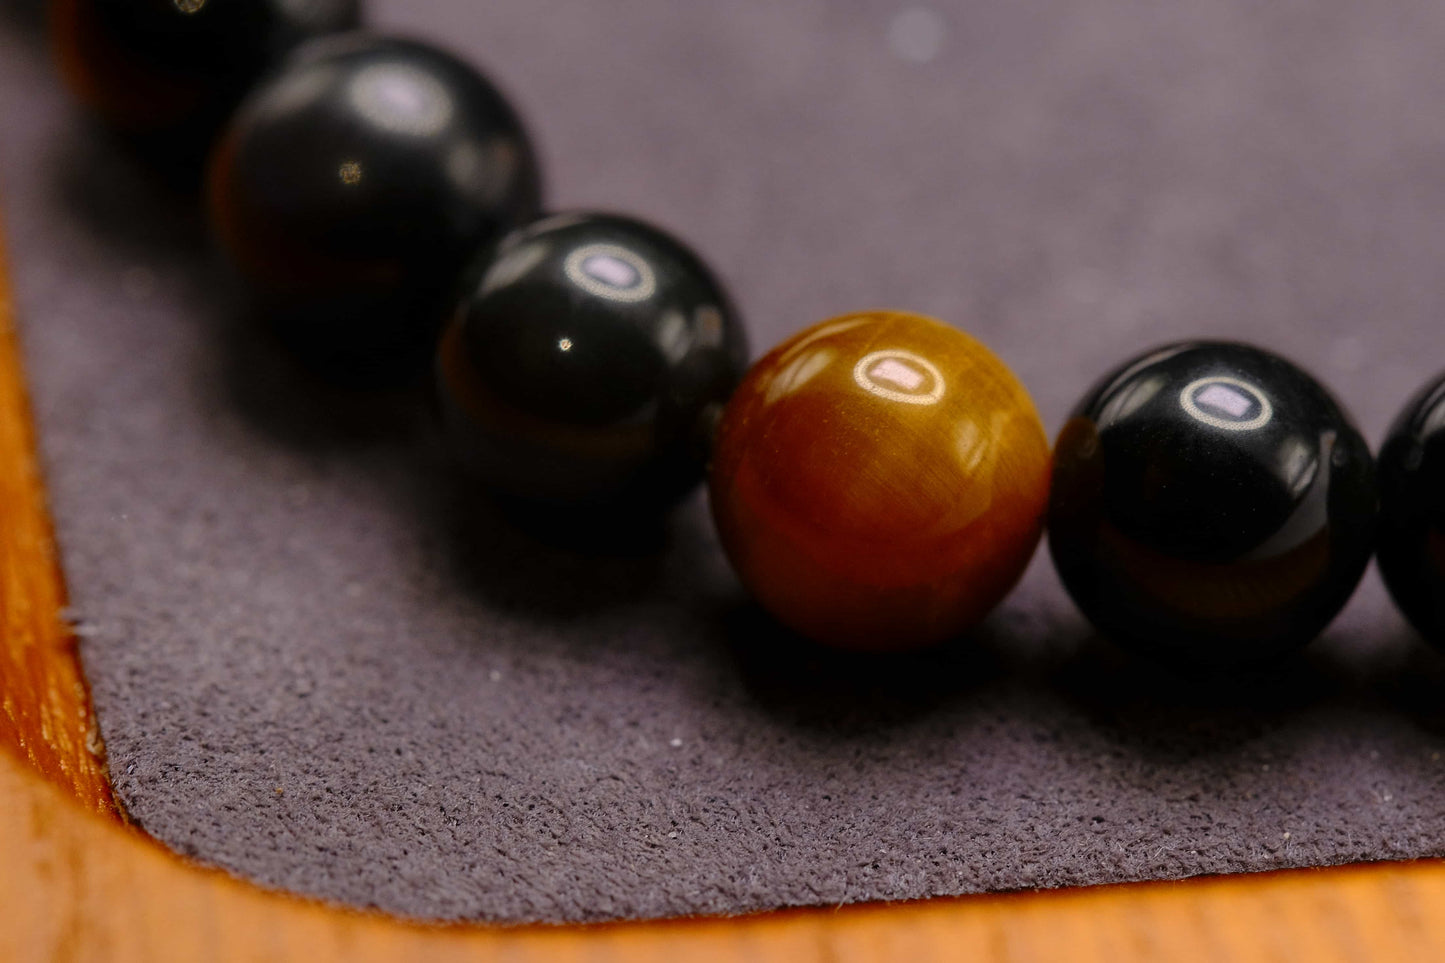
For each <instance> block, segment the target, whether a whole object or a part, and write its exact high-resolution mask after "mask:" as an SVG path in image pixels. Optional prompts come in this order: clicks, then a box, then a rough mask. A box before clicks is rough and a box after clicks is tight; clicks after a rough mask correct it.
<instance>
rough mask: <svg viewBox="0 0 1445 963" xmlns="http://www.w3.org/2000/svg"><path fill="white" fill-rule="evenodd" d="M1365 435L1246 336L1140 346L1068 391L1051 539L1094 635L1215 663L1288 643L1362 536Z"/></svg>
mask: <svg viewBox="0 0 1445 963" xmlns="http://www.w3.org/2000/svg"><path fill="white" fill-rule="evenodd" d="M1375 525H1376V484H1375V471H1374V465H1373V462H1372V460H1371V457H1370V452H1369V448H1368V447H1367V446H1366V444H1365V441H1364V439H1363V438H1362V437H1361V436H1360V433H1359V431H1357V430H1356V428H1355V427H1354V425H1353V424H1352V423H1351V421H1350V419H1349V418H1348V416H1347V415H1346V414H1345V413H1344V411H1343V410H1341V408H1340V406H1339V405H1338V403H1336V402H1335V400H1334V399H1333V398H1332V397H1330V395H1329V393H1328V392H1327V391H1326V390H1325V389H1324V388H1322V387H1321V386H1320V385H1319V384H1318V383H1317V382H1316V381H1315V380H1314V379H1313V378H1311V377H1310V376H1309V375H1308V374H1306V373H1305V372H1303V371H1301V370H1300V369H1299V368H1297V367H1295V366H1294V365H1292V364H1290V363H1289V362H1287V361H1285V360H1283V359H1281V358H1279V357H1276V356H1275V355H1273V354H1270V353H1269V352H1266V351H1263V350H1260V349H1258V348H1254V347H1250V346H1248V345H1243V344H1231V343H1220V342H1186V343H1182V344H1175V345H1171V346H1167V347H1164V348H1160V349H1158V350H1155V351H1152V352H1149V353H1147V354H1145V355H1142V356H1140V357H1138V358H1136V359H1134V360H1131V361H1130V362H1128V363H1126V364H1125V365H1123V366H1121V367H1120V368H1119V369H1117V370H1116V371H1115V372H1113V373H1111V374H1110V375H1108V376H1107V377H1105V378H1104V379H1103V380H1102V381H1101V382H1100V383H1099V384H1098V385H1097V386H1095V387H1094V388H1093V389H1092V390H1091V391H1090V392H1089V393H1088V394H1087V395H1086V396H1085V397H1084V399H1083V400H1082V401H1081V402H1080V403H1079V405H1078V407H1077V408H1076V409H1075V410H1074V413H1073V415H1072V417H1071V418H1070V419H1069V421H1068V423H1067V424H1066V425H1065V426H1064V428H1063V430H1062V431H1061V432H1060V434H1059V438H1058V442H1057V444H1056V445H1055V448H1054V477H1053V490H1052V494H1051V504H1050V513H1049V548H1050V550H1051V552H1052V554H1053V559H1054V564H1055V566H1056V568H1057V569H1058V572H1059V576H1060V577H1061V578H1062V579H1063V582H1064V585H1065V587H1066V588H1067V589H1068V591H1069V594H1070V595H1072V596H1073V598H1074V601H1075V602H1076V603H1077V604H1078V606H1079V608H1080V609H1082V610H1083V612H1084V614H1085V615H1086V616H1088V618H1089V619H1090V620H1091V621H1092V622H1093V623H1094V624H1095V625H1096V626H1097V627H1098V628H1099V629H1100V630H1101V631H1102V632H1103V633H1104V634H1105V635H1107V636H1109V637H1110V638H1112V639H1113V640H1115V641H1116V642H1119V643H1120V644H1122V645H1124V646H1126V647H1128V648H1131V649H1133V650H1135V651H1138V652H1141V653H1145V654H1148V655H1150V656H1154V657H1157V658H1160V659H1162V660H1164V661H1167V662H1174V663H1182V664H1188V665H1197V666H1206V667H1215V668H1228V667H1234V666H1241V665H1248V664H1251V663H1256V664H1257V663H1266V662H1270V661H1272V660H1275V659H1277V658H1279V657H1281V656H1283V655H1284V654H1286V653H1288V652H1290V651H1292V650H1294V649H1296V648H1298V647H1300V646H1303V645H1304V644H1306V643H1308V642H1309V641H1310V640H1311V639H1313V638H1314V637H1315V636H1316V635H1318V634H1319V633H1320V632H1321V631H1322V630H1323V629H1324V628H1325V626H1326V625H1328V624H1329V622H1330V621H1331V620H1332V619H1333V618H1334V617H1335V615H1336V614H1337V613H1338V612H1339V610H1340V609H1341V608H1342V607H1343V606H1344V604H1345V602H1346V601H1347V600H1348V599H1349V597H1350V595H1351V594H1352V593H1353V591H1354V589H1355V586H1356V585H1357V584H1358V583H1359V580H1360V577H1361V575H1362V574H1363V573H1364V570H1365V566H1366V564H1367V563H1368V561H1369V558H1370V552H1371V549H1372V547H1373V538H1374V532H1375Z"/></svg>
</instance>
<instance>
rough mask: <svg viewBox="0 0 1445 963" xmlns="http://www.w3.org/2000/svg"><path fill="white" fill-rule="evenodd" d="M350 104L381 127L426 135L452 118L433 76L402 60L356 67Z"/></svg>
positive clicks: (447, 98)
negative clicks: (398, 62)
mask: <svg viewBox="0 0 1445 963" xmlns="http://www.w3.org/2000/svg"><path fill="white" fill-rule="evenodd" d="M348 93H349V95H350V99H351V104H352V106H353V107H355V108H356V109H357V111H358V112H360V113H361V115H362V116H363V117H365V118H366V119H367V120H369V121H371V122H372V123H373V124H375V125H376V126H378V127H380V128H382V129H383V130H388V131H391V132H392V133H396V134H406V135H409V136H412V137H428V136H430V135H432V134H435V133H436V132H437V131H439V130H441V129H442V128H443V127H445V126H446V125H447V122H448V121H450V120H451V119H452V110H453V107H452V99H451V97H450V96H448V95H447V92H446V90H445V89H443V88H442V85H441V84H439V83H438V82H437V81H436V80H435V79H434V78H432V77H429V76H427V75H426V74H424V73H422V72H421V71H420V70H417V69H416V68H414V67H407V66H404V65H402V64H376V65H375V66H371V67H366V68H364V69H362V70H360V71H357V74H356V77H355V78H353V79H352V81H351V87H350V90H349V92H348Z"/></svg>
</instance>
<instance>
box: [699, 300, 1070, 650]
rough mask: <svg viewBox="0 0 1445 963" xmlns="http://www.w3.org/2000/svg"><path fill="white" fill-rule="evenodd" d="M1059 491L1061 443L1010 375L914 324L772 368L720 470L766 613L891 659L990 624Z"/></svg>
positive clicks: (873, 324)
mask: <svg viewBox="0 0 1445 963" xmlns="http://www.w3.org/2000/svg"><path fill="white" fill-rule="evenodd" d="M1048 481H1049V447H1048V440H1047V438H1046V437H1045V435H1044V431H1043V427H1042V425H1040V423H1039V417H1038V414H1037V412H1035V410H1034V406H1033V402H1032V401H1031V400H1030V399H1029V396H1028V394H1027V393H1026V392H1025V391H1024V389H1023V387H1022V386H1021V385H1020V384H1019V382H1018V380H1017V379H1015V377H1014V376H1013V374H1012V373H1011V372H1010V371H1009V370H1008V368H1006V367H1005V366H1004V365H1003V363H1002V362H1001V361H999V359H998V358H996V357H995V356H994V355H993V354H992V353H990V352H989V351H988V349H987V348H985V347H984V346H983V345H982V344H980V343H979V342H977V341H975V340H974V339H973V338H971V337H969V336H968V335H966V334H964V333H962V332H961V331H958V330H956V329H954V328H951V327H949V326H948V325H945V324H943V323H941V322H938V321H935V320H932V319H930V318H925V317H921V316H919V315H916V314H905V313H902V312H870V313H864V314H853V315H845V316H843V317H839V318H834V319H833V320H831V321H825V322H823V323H821V324H818V325H816V326H814V327H812V328H809V329H808V330H806V331H803V332H802V333H801V334H798V335H796V336H794V337H792V338H790V339H789V340H787V341H785V342H784V343H783V344H781V345H779V346H778V347H777V348H775V349H773V350H772V351H771V352H769V353H768V354H767V356H766V357H764V358H763V359H762V360H760V361H758V362H757V364H755V365H754V366H753V367H752V369H751V370H750V371H749V372H748V374H747V377H746V378H744V380H743V383H742V384H741V385H740V386H739V387H738V390H737V392H736V393H735V394H734V395H733V399H732V401H730V402H729V403H728V406H727V409H726V410H725V412H724V414H723V418H722V422H721V424H720V426H719V429H718V435H717V441H716V447H715V449H714V452H713V463H712V469H711V472H710V475H709V487H710V491H711V496H712V511H713V517H714V519H715V520H716V522H717V529H718V533H719V535H720V536H721V539H722V543H723V547H724V548H725V549H726V551H727V553H728V557H729V558H730V559H731V560H732V563H733V566H734V567H735V568H736V569H737V572H738V575H739V577H740V578H741V579H742V581H743V583H744V584H745V585H747V587H748V588H749V589H750V590H751V591H752V592H753V594H754V595H755V596H756V597H757V599H758V600H759V601H760V602H761V603H762V604H763V606H764V607H766V608H767V609H768V610H770V611H771V612H772V613H773V614H774V615H775V616H777V617H778V618H779V619H780V620H781V621H783V622H784V623H786V624H787V625H789V626H791V627H792V628H794V629H796V630H797V631H798V632H800V633H802V634H803V635H806V636H808V637H810V638H812V639H814V640H816V641H819V642H822V643H825V644H830V645H834V646H838V647H842V648H848V649H859V650H876V651H885V650H904V649H912V648H918V647H920V646H925V645H928V644H931V643H935V642H940V641H943V640H945V639H948V638H950V637H953V636H956V635H958V634H960V633H962V632H964V631H966V630H967V629H968V628H969V627H971V626H973V625H974V624H976V623H977V622H978V621H979V620H981V619H982V618H983V617H984V616H985V615H986V614H987V613H988V612H989V610H990V609H992V608H993V607H994V605H995V604H997V603H998V602H999V600H1000V599H1002V598H1003V596H1004V594H1005V593H1007V591H1008V590H1009V589H1010V588H1011V587H1012V586H1013V584H1014V583H1015V582H1016V581H1017V580H1018V578H1019V576H1020V575H1021V574H1022V573H1023V570H1024V567H1025V565H1027V563H1028V560H1029V557H1030V556H1031V555H1032V554H1033V552H1034V548H1035V547H1036V545H1037V544H1038V540H1039V533H1040V530H1041V526H1042V520H1043V515H1044V510H1045V505H1046V501H1047V497H1048Z"/></svg>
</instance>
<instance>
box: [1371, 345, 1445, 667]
mask: <svg viewBox="0 0 1445 963" xmlns="http://www.w3.org/2000/svg"><path fill="white" fill-rule="evenodd" d="M1379 470H1380V538H1379V545H1378V547H1377V549H1376V558H1377V559H1378V560H1379V563H1380V574H1382V575H1383V576H1384V577H1385V585H1386V586H1388V587H1389V589H1390V594H1391V595H1392V596H1394V599H1395V604H1397V605H1398V606H1399V607H1400V611H1402V612H1404V613H1405V617H1406V618H1408V619H1409V620H1410V622H1411V624H1413V625H1414V626H1415V628H1416V629H1417V630H1419V632H1420V634H1421V635H1423V636H1425V638H1427V639H1429V640H1430V641H1431V642H1434V643H1435V644H1436V645H1442V646H1445V374H1442V375H1441V376H1440V377H1438V378H1436V379H1435V380H1434V381H1432V382H1431V383H1430V384H1428V385H1426V386H1425V387H1424V389H1423V390H1421V391H1420V392H1419V393H1418V394H1416V395H1415V397H1414V398H1412V399H1411V400H1410V403H1409V404H1407V405H1406V406H1405V410H1404V411H1402V412H1400V416H1399V417H1398V418H1396V419H1395V423H1394V424H1393V425H1392V426H1391V427H1390V434H1389V436H1388V437H1387V438H1386V439H1385V445H1384V447H1383V448H1381V449H1380V469H1379Z"/></svg>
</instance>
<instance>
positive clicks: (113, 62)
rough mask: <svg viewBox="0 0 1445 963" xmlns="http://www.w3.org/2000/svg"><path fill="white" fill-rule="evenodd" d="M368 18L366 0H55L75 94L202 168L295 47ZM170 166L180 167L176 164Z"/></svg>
mask: <svg viewBox="0 0 1445 963" xmlns="http://www.w3.org/2000/svg"><path fill="white" fill-rule="evenodd" d="M359 21H360V6H359V3H358V0H308V2H306V3H295V2H287V0H52V2H51V4H50V25H51V41H52V46H53V48H54V51H55V56H56V60H57V62H58V64H59V66H60V68H61V73H62V75H63V76H64V77H65V79H66V81H67V84H68V86H69V87H70V89H71V90H72V91H73V92H74V93H75V95H76V96H77V97H78V98H79V99H80V100H81V101H82V102H83V103H85V104H86V105H88V106H89V107H90V108H91V109H92V110H94V111H95V112H96V113H97V114H98V115H99V116H100V117H102V118H103V119H104V120H105V121H106V122H108V123H109V124H111V125H112V126H114V127H116V128H118V129H120V130H122V131H124V132H126V133H128V134H132V135H136V136H138V137H142V138H150V139H152V140H154V141H158V142H157V143H155V144H154V146H155V147H156V149H157V152H159V151H161V150H167V151H171V152H173V153H177V154H181V155H185V156H184V157H183V158H180V159H179V160H178V161H177V163H178V166H179V165H180V163H182V162H184V163H193V164H195V163H199V162H200V161H201V160H202V159H203V155H204V152H205V149H206V148H207V147H208V146H209V144H210V141H211V139H212V138H213V137H214V135H215V133H216V132H217V130H218V129H219V128H220V126H221V124H222V123H224V121H225V119H226V117H227V116H228V114H229V113H230V111H231V110H232V109H233V108H234V107H235V105H236V103H237V102H238V101H240V99H241V97H242V96H244V95H245V93H246V91H247V90H248V89H249V88H250V87H251V86H252V84H254V83H255V81H256V79H257V78H258V77H259V76H260V75H261V74H262V72H263V71H265V70H266V69H267V68H269V67H271V66H272V65H274V64H275V63H276V62H277V61H278V60H279V59H280V58H281V57H282V56H283V55H284V54H285V53H286V52H287V51H288V50H290V49H291V48H292V47H294V46H295V45H296V44H298V43H300V42H302V41H304V40H307V39H310V38H313V37H317V36H320V35H322V34H327V33H333V32H336V31H339V30H348V29H351V28H353V27H355V26H357V24H358V23H359ZM171 159H173V160H176V158H174V157H172V158H171Z"/></svg>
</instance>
